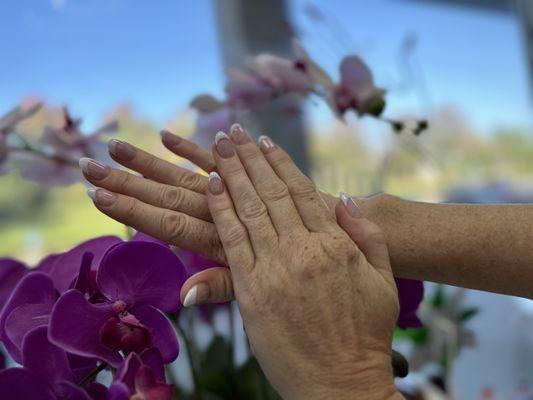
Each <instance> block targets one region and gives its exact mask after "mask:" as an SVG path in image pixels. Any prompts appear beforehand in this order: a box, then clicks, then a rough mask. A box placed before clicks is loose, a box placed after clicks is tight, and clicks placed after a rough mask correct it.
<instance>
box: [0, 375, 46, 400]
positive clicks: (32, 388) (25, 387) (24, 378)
mask: <svg viewBox="0 0 533 400" xmlns="http://www.w3.org/2000/svg"><path fill="white" fill-rule="evenodd" d="M0 393H2V394H7V393H9V400H28V399H31V400H56V396H55V394H54V393H53V391H52V388H51V386H50V385H48V383H47V382H46V381H45V380H44V379H43V378H42V377H41V376H40V375H39V374H37V373H35V372H32V371H29V370H27V369H25V368H9V369H4V370H2V371H0Z"/></svg>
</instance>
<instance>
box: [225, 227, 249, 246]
mask: <svg viewBox="0 0 533 400" xmlns="http://www.w3.org/2000/svg"><path fill="white" fill-rule="evenodd" d="M246 239H247V234H246V231H245V230H244V228H243V227H242V226H240V225H232V226H229V227H227V228H226V232H225V234H224V242H225V245H226V246H228V247H230V248H233V247H238V246H240V245H241V244H242V243H243V242H244V241H245V240H246Z"/></svg>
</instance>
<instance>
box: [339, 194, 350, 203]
mask: <svg viewBox="0 0 533 400" xmlns="http://www.w3.org/2000/svg"><path fill="white" fill-rule="evenodd" d="M339 197H340V198H341V200H342V202H343V203H344V205H345V206H348V202H349V201H350V196H348V195H347V194H346V193H344V192H340V194H339Z"/></svg>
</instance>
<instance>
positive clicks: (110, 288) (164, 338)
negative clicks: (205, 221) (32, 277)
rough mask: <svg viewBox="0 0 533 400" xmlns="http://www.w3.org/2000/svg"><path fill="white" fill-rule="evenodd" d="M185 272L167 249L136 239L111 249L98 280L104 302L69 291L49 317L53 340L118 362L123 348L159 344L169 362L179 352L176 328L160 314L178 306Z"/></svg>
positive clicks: (80, 352) (69, 348)
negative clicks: (91, 299)
mask: <svg viewBox="0 0 533 400" xmlns="http://www.w3.org/2000/svg"><path fill="white" fill-rule="evenodd" d="M185 279H186V272H185V268H184V267H183V264H182V263H181V261H180V260H179V259H178V257H177V256H176V255H175V254H174V253H173V252H172V251H171V250H170V249H169V248H167V247H165V246H162V245H160V244H157V243H153V242H145V241H132V242H125V243H120V244H117V245H115V246H113V247H112V248H111V249H109V250H108V251H107V252H106V254H105V256H104V258H103V259H102V261H101V263H100V266H99V268H98V272H97V276H96V283H97V286H98V288H99V290H100V292H101V293H102V295H103V296H104V299H103V300H104V302H102V303H98V304H91V303H89V301H88V300H87V299H86V297H85V296H84V295H83V294H82V293H81V292H79V291H78V290H69V291H67V292H66V293H64V294H63V295H62V296H61V297H60V298H59V300H58V301H57V303H56V304H55V306H54V308H53V311H52V315H51V317H50V329H49V337H50V340H51V341H52V342H53V343H54V344H56V345H57V346H60V347H61V348H64V349H65V350H66V351H68V352H69V353H73V354H78V355H81V356H86V357H97V358H99V359H102V360H104V361H106V362H108V363H109V364H111V365H113V366H117V365H118V364H120V362H121V361H122V356H121V355H120V353H119V352H123V353H126V354H127V353H130V352H137V353H140V352H141V351H142V350H144V349H146V348H149V347H157V348H158V349H159V351H160V352H161V354H162V355H163V360H164V361H165V362H171V361H173V360H174V359H175V358H176V357H177V356H178V352H179V344H178V340H177V336H176V332H175V331H174V328H173V327H172V325H171V324H170V322H169V321H168V320H167V318H166V317H165V315H164V314H163V313H162V312H161V311H163V312H172V311H175V310H177V309H178V308H179V307H180V305H181V303H180V299H179V291H180V288H181V286H182V285H183V283H184V281H185Z"/></svg>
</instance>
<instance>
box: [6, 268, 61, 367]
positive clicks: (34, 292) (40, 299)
mask: <svg viewBox="0 0 533 400" xmlns="http://www.w3.org/2000/svg"><path fill="white" fill-rule="evenodd" d="M55 296H56V292H55V289H54V285H53V283H52V281H51V280H50V278H49V277H48V275H45V274H43V273H42V272H30V273H29V274H27V275H26V276H25V277H24V278H22V279H21V280H20V282H19V283H18V285H17V286H16V287H15V289H14V290H13V292H12V293H11V296H10V297H9V299H8V300H7V302H6V304H5V305H4V308H3V309H2V312H1V313H0V337H1V339H2V341H3V342H4V345H5V346H6V349H7V350H8V352H9V354H10V355H11V357H13V359H14V360H15V361H17V362H18V363H20V362H21V361H22V360H21V358H22V357H21V354H20V349H19V347H18V346H17V345H16V344H15V343H13V342H12V341H11V340H10V339H9V337H8V335H7V332H6V320H7V318H8V316H9V314H11V312H12V311H13V310H15V309H16V308H18V307H20V306H22V305H26V304H44V305H46V304H48V305H52V304H53V303H54V301H55Z"/></svg>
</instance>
